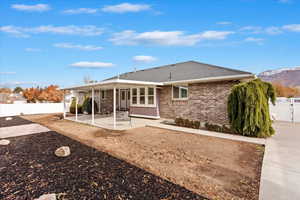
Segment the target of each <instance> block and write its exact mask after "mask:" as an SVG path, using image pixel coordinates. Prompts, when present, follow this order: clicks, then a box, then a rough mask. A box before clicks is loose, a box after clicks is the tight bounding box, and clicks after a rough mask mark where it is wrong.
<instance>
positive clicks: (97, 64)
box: [71, 61, 114, 68]
mask: <svg viewBox="0 0 300 200" xmlns="http://www.w3.org/2000/svg"><path fill="white" fill-rule="evenodd" d="M71 66H72V67H79V68H103V67H112V66H114V64H112V63H106V62H88V61H81V62H76V63H73V64H71Z"/></svg>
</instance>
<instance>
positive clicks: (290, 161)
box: [259, 122, 300, 200]
mask: <svg viewBox="0 0 300 200" xmlns="http://www.w3.org/2000/svg"><path fill="white" fill-rule="evenodd" d="M274 128H275V130H276V134H275V135H274V136H273V137H271V138H269V139H267V142H266V149H265V155H264V161H263V166H262V174H261V183H260V195H259V199H260V200H268V199H276V200H277V199H278V200H285V199H300V156H299V155H300V149H299V144H300V123H289V122H277V123H275V124H274Z"/></svg>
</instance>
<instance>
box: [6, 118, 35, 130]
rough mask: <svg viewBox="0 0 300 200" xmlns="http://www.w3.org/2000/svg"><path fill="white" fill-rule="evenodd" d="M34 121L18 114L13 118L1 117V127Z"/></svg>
mask: <svg viewBox="0 0 300 200" xmlns="http://www.w3.org/2000/svg"><path fill="white" fill-rule="evenodd" d="M32 123H33V122H32V121H29V120H26V119H23V118H21V117H17V116H14V117H12V120H6V117H0V128H1V127H8V126H18V125H25V124H32Z"/></svg>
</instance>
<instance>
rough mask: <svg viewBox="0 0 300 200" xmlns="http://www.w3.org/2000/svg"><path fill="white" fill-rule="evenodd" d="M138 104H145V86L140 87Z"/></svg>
mask: <svg viewBox="0 0 300 200" xmlns="http://www.w3.org/2000/svg"><path fill="white" fill-rule="evenodd" d="M140 104H145V88H140Z"/></svg>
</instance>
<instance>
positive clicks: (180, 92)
mask: <svg viewBox="0 0 300 200" xmlns="http://www.w3.org/2000/svg"><path fill="white" fill-rule="evenodd" d="M172 93H173V99H187V98H188V87H187V86H178V85H176V86H175V85H174V86H173V92H172Z"/></svg>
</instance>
